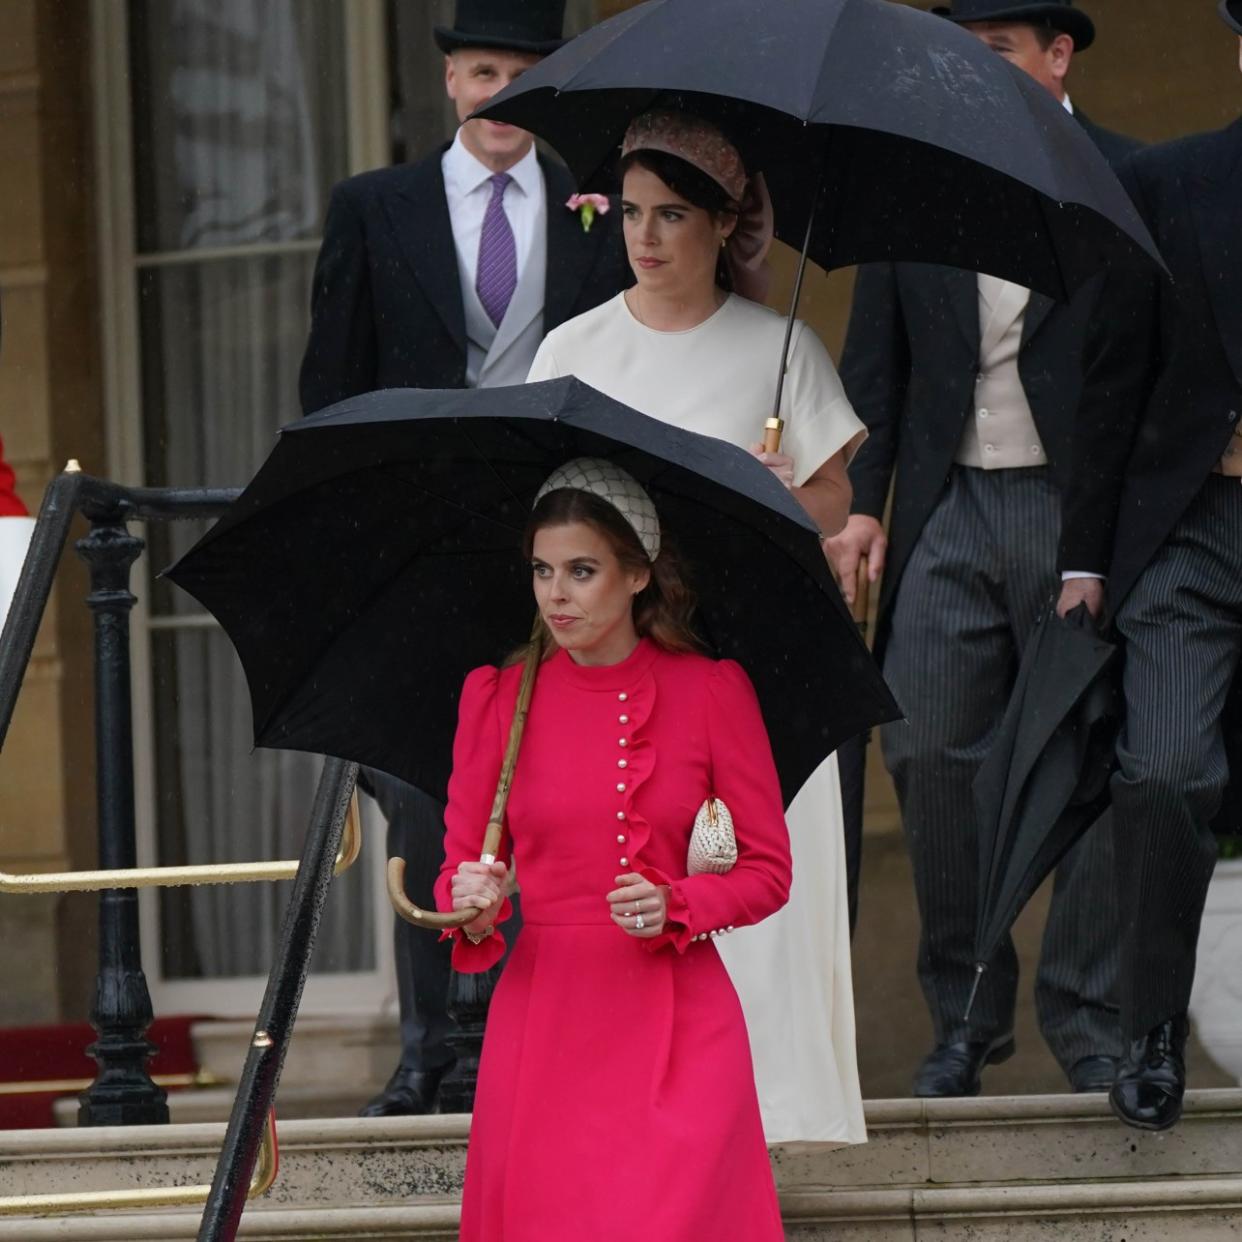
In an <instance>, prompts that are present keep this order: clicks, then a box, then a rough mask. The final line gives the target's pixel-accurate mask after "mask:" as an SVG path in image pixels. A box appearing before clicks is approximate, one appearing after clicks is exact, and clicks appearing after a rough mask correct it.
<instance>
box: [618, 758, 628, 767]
mask: <svg viewBox="0 0 1242 1242" xmlns="http://www.w3.org/2000/svg"><path fill="white" fill-rule="evenodd" d="M629 766H630V765H629V764H628V763H627V762H626V761H625V760H624V759H618V760H617V767H619V768H628V767H629Z"/></svg>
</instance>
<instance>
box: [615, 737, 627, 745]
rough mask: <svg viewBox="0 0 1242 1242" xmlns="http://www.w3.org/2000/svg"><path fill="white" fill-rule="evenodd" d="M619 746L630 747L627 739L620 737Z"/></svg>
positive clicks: (618, 739)
mask: <svg viewBox="0 0 1242 1242" xmlns="http://www.w3.org/2000/svg"><path fill="white" fill-rule="evenodd" d="M617 745H618V746H628V745H629V742H627V741H626V740H625V738H623V737H619V738H617Z"/></svg>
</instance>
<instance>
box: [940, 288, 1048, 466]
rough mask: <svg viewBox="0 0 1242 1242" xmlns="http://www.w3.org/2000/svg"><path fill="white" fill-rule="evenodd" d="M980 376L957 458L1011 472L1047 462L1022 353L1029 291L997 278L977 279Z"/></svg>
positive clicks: (972, 463)
mask: <svg viewBox="0 0 1242 1242" xmlns="http://www.w3.org/2000/svg"><path fill="white" fill-rule="evenodd" d="M978 280H979V324H980V328H981V332H980V338H979V378H978V382H977V383H976V385H975V408H974V413H973V417H972V418H971V419H970V422H969V423H968V424H967V426H966V430H965V431H964V432H963V434H962V440H961V443H960V444H959V445H958V450H957V456H956V458H955V459H954V460H955V461H956V462H957V463H958V465H961V466H974V467H975V468H976V469H980V470H1013V469H1016V468H1017V467H1020V466H1043V465H1046V464H1047V462H1048V455H1047V454H1046V453H1045V452H1044V446H1043V442H1042V441H1041V440H1040V438H1039V432H1038V430H1037V429H1036V427H1035V419H1034V417H1033V416H1032V414H1031V406H1030V403H1029V402H1028V401H1027V399H1026V390H1025V389H1024V388H1023V387H1022V377H1021V375H1019V373H1018V354H1019V352H1020V351H1021V349H1022V325H1023V322H1024V320H1025V318H1026V308H1027V303H1028V302H1029V301H1030V290H1029V289H1024V288H1023V287H1022V286H1021V285H1015V284H1012V283H1011V282H1009V281H1007V280H1000V279H998V278H997V277H995V276H984V275H982V274H981V275H980V276H979V278H978Z"/></svg>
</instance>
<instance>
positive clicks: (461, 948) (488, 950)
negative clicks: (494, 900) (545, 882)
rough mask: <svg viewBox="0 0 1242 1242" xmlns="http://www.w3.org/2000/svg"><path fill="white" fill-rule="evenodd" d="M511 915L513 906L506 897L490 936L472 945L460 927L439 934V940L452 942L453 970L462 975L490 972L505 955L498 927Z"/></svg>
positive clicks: (503, 939) (503, 942)
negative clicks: (494, 928)
mask: <svg viewBox="0 0 1242 1242" xmlns="http://www.w3.org/2000/svg"><path fill="white" fill-rule="evenodd" d="M512 913H513V904H512V903H511V902H510V900H509V898H508V897H506V898H505V899H504V900H503V901H502V902H501V903H500V909H499V910H498V911H497V912H496V923H495V927H496V930H495V931H494V932H492V934H491V935H490V936H487V937H485V938H484V939H482V940H480V941H479V943H478V944H472V943H471V942H470V940H469V938H468V937H467V936H466V933H465V931H463V930H462V928H460V927H447V928H445V929H444V931H442V932H441V933H440V939H441V940H451V941H452V942H453V969H454V970H455V971H457V972H458V973H459V974H462V975H478V974H482V973H483V971H485V970H491V968H492V967H493V966H495V965H496V963H497V962H498V961H500V959H501V958H502V957H504V955H505V944H506V941H505V937H504V933H503V932H502V931H501V930H500V925H501V924H502V923H503V922H504V921H505V920H506V919H507V918H508V917H509V916H510V915H511V914H512Z"/></svg>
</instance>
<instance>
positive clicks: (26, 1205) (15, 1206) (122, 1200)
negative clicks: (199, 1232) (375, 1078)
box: [0, 1112, 280, 1216]
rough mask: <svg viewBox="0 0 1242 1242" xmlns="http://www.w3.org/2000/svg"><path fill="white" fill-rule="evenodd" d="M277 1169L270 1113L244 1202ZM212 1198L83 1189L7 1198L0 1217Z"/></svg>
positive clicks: (187, 1203) (194, 1193)
mask: <svg viewBox="0 0 1242 1242" xmlns="http://www.w3.org/2000/svg"><path fill="white" fill-rule="evenodd" d="M279 1169H280V1148H279V1145H278V1144H277V1141H276V1114H275V1112H269V1113H268V1115H267V1125H266V1126H265V1127H264V1130H263V1142H262V1144H261V1145H260V1147H259V1158H258V1160H257V1161H256V1163H255V1166H254V1174H253V1176H252V1177H251V1178H250V1185H249V1187H248V1188H247V1190H246V1198H247V1199H255V1198H257V1197H258V1196H259V1195H265V1194H267V1192H268V1191H269V1190H271V1188H272V1184H273V1183H274V1182H275V1181H276V1174H277V1173H278V1172H279ZM210 1196H211V1187H210V1186H159V1187H152V1188H151V1189H150V1190H84V1191H77V1192H74V1193H71V1194H59V1195H6V1196H4V1197H3V1198H0V1216H59V1215H61V1214H63V1213H68V1212H119V1211H124V1210H126V1209H130V1208H164V1207H197V1206H198V1205H199V1204H202V1203H206V1202H207V1200H208V1198H209V1197H210Z"/></svg>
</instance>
